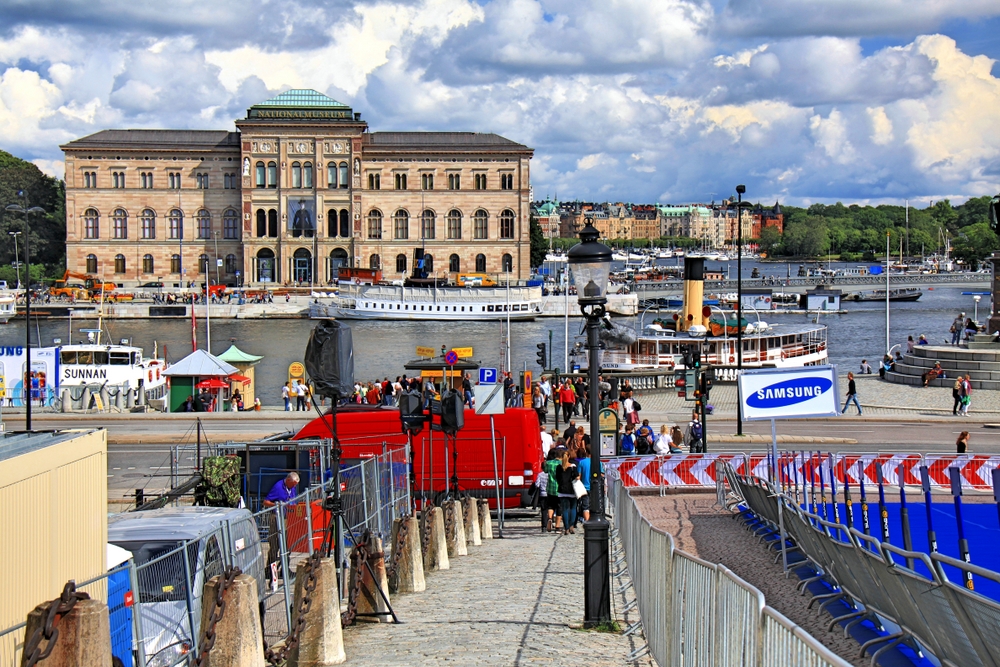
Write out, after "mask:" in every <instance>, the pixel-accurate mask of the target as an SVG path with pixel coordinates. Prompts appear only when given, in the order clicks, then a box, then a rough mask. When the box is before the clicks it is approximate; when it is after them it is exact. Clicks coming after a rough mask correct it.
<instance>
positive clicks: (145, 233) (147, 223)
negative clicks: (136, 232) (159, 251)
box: [139, 208, 156, 239]
mask: <svg viewBox="0 0 1000 667" xmlns="http://www.w3.org/2000/svg"><path fill="white" fill-rule="evenodd" d="M139 223H140V224H141V225H142V238H144V239H155V238H156V213H154V212H153V209H151V208H144V209H142V213H141V214H140V215H139Z"/></svg>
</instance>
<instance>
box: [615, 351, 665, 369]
mask: <svg viewBox="0 0 1000 667" xmlns="http://www.w3.org/2000/svg"><path fill="white" fill-rule="evenodd" d="M602 363H614V364H640V365H643V366H659V365H660V357H659V355H657V354H632V353H631V352H624V351H608V352H605V353H604V355H603V362H602Z"/></svg>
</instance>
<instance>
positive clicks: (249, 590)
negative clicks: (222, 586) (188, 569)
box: [199, 574, 265, 667]
mask: <svg viewBox="0 0 1000 667" xmlns="http://www.w3.org/2000/svg"><path fill="white" fill-rule="evenodd" d="M220 580H221V577H219V576H215V577H212V578H211V579H209V581H208V583H207V584H205V590H204V593H202V597H201V624H200V626H199V628H200V629H199V636H200V633H201V632H202V630H203V629H204V628H205V626H206V624H207V623H208V619H209V618H211V615H212V612H213V611H214V610H215V601H216V600H217V599H218V597H219V582H220ZM208 664H209V665H211V667H244V666H246V667H264V665H265V661H264V639H263V637H262V636H261V627H260V608H259V606H258V604H257V581H256V580H255V579H254V578H253V577H251V576H250V575H248V574H241V575H238V576H237V577H236V579H234V580H233V583H232V585H231V586H230V587H229V590H228V591H226V611H225V613H224V614H223V615H222V619H221V620H220V621H219V622H218V624H216V626H215V646H214V647H213V648H212V651H211V652H210V653H209V654H208Z"/></svg>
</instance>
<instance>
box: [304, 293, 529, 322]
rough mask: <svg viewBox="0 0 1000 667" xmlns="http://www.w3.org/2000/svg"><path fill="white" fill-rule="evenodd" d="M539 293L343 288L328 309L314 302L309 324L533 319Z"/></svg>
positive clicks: (327, 305)
mask: <svg viewBox="0 0 1000 667" xmlns="http://www.w3.org/2000/svg"><path fill="white" fill-rule="evenodd" d="M541 308H542V288H541V287H521V286H517V287H514V286H511V287H510V288H508V287H507V286H505V285H497V286H496V287H404V286H402V285H341V287H340V294H339V296H338V298H337V299H335V300H334V301H333V302H332V303H330V304H324V303H316V302H314V303H313V304H312V305H311V306H310V309H309V316H310V317H311V318H312V319H327V318H330V317H333V318H340V319H349V320H459V321H468V320H506V319H508V317H509V318H510V319H511V320H532V319H534V318H535V317H537V316H538V315H539V314H540V313H541Z"/></svg>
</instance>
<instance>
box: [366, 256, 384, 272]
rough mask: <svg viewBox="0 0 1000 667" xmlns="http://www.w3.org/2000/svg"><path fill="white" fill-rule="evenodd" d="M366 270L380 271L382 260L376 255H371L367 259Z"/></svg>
mask: <svg viewBox="0 0 1000 667" xmlns="http://www.w3.org/2000/svg"><path fill="white" fill-rule="evenodd" d="M368 268H369V269H376V270H378V269H381V268H382V259H381V258H380V257H379V256H378V255H372V256H371V257H369V258H368Z"/></svg>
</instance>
